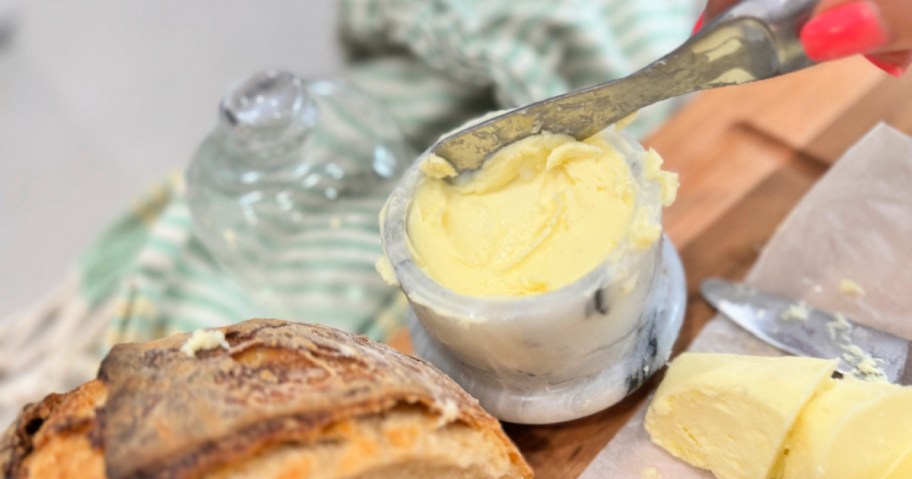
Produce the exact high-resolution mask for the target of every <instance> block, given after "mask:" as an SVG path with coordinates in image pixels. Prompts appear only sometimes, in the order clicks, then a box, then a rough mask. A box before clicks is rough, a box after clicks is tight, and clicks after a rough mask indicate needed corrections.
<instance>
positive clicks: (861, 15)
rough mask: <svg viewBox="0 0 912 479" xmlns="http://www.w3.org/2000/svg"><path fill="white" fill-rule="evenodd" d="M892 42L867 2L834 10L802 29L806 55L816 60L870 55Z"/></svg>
mask: <svg viewBox="0 0 912 479" xmlns="http://www.w3.org/2000/svg"><path fill="white" fill-rule="evenodd" d="M888 39H889V38H888V36H887V31H886V28H885V27H884V25H883V22H881V20H880V14H879V13H878V12H877V10H876V8H875V7H874V6H873V5H871V4H870V3H868V2H866V1H860V2H854V3H846V4H843V5H840V6H838V7H834V8H831V9H830V10H827V11H825V12H823V13H821V14H820V15H817V16H816V17H814V18H812V19H810V20H809V21H808V22H807V23H806V24H805V25H804V28H802V29H801V44H802V45H804V52H805V53H806V54H807V56H808V57H809V58H811V59H812V60H816V61H824V60H832V59H834V58H841V57H845V56H849V55H854V54H856V53H864V52H868V51H871V50H873V49H875V48H878V47H882V46H884V45H885V44H886V43H887V41H888Z"/></svg>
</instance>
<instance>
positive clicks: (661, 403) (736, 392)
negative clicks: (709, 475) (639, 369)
mask: <svg viewBox="0 0 912 479" xmlns="http://www.w3.org/2000/svg"><path fill="white" fill-rule="evenodd" d="M835 366H836V363H835V361H827V360H821V359H813V358H796V357H782V358H765V357H752V356H740V355H732V354H696V353H685V354H682V355H681V356H679V357H678V358H677V359H675V360H674V362H672V364H671V365H670V367H669V369H668V372H667V373H666V375H665V379H664V380H663V381H662V384H661V385H660V386H659V388H658V390H657V391H656V394H655V398H654V399H653V401H652V403H651V404H650V407H649V410H648V411H647V414H646V430H647V431H648V432H649V435H650V437H651V438H652V441H653V442H655V443H656V444H658V445H660V446H661V447H663V448H664V449H665V450H667V451H668V452H670V453H671V454H672V455H674V456H676V457H678V458H680V459H683V460H684V461H686V462H688V463H689V464H691V465H693V466H696V467H699V468H702V469H709V470H710V471H712V472H713V474H715V475H716V477H718V478H720V479H766V478H768V477H776V476H777V475H778V474H779V471H781V469H782V463H781V458H782V451H783V448H784V445H785V442H786V439H787V437H788V435H789V432H790V431H791V430H792V427H793V425H794V424H795V422H796V420H797V418H798V415H799V413H800V412H801V410H802V409H803V408H804V406H805V404H807V403H808V401H810V400H811V398H812V397H814V395H815V394H816V393H817V391H818V390H819V389H820V388H821V386H822V385H823V384H824V383H825V382H826V381H829V378H830V375H831V374H832V373H833V370H834V368H835Z"/></svg>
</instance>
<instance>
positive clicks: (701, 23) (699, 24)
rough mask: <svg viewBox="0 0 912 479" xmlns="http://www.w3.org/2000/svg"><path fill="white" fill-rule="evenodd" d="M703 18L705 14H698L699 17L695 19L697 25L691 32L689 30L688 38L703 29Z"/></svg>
mask: <svg viewBox="0 0 912 479" xmlns="http://www.w3.org/2000/svg"><path fill="white" fill-rule="evenodd" d="M705 16H706V12H704V13H701V14H700V17H699V18H697V23H696V24H695V25H694V27H693V30H691V32H690V36H694V35H696V34H697V32H699V31H700V29H701V28H703V17H705Z"/></svg>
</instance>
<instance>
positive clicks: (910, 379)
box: [700, 279, 912, 385]
mask: <svg viewBox="0 0 912 479" xmlns="http://www.w3.org/2000/svg"><path fill="white" fill-rule="evenodd" d="M700 292H701V293H702V294H703V297H704V298H705V299H706V301H708V302H709V303H710V304H711V305H712V306H713V307H715V308H716V309H717V310H718V311H719V312H720V313H722V314H723V315H724V316H725V317H727V318H729V319H730V320H732V321H734V322H735V323H737V324H738V325H739V326H741V327H742V328H744V329H746V330H747V331H748V332H750V333H751V334H753V335H754V336H756V337H757V338H759V339H761V340H762V341H764V342H766V343H768V344H770V345H771V346H773V347H775V348H778V349H781V350H782V351H785V352H787V353H791V354H795V355H799V356H811V357H816V358H824V359H839V365H838V366H837V369H838V370H839V371H840V372H842V373H845V374H854V375H856V376H862V377H864V376H872V375H873V376H879V377H882V378H884V379H886V380H888V381H890V382H893V383H897V384H902V385H910V384H912V343H910V341H907V340H905V339H903V338H900V337H897V336H893V335H892V334H888V333H885V332H883V331H879V330H876V329H873V328H869V327H867V326H862V325H860V324H857V323H855V322H853V321H851V320H849V319H847V318H845V317H844V316H843V315H841V314H838V313H830V312H827V311H823V310H820V309H815V308H811V307H809V306H806V305H804V304H803V303H801V302H798V301H795V300H794V299H791V298H787V297H784V296H779V295H775V294H770V293H765V292H763V291H760V290H758V289H756V288H754V287H752V286H750V285H747V284H743V283H732V282H730V281H725V280H722V279H709V280H706V281H705V282H703V284H702V285H701V286H700Z"/></svg>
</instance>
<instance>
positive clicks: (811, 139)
mask: <svg viewBox="0 0 912 479" xmlns="http://www.w3.org/2000/svg"><path fill="white" fill-rule="evenodd" d="M880 121H885V122H887V123H889V124H891V125H893V126H895V127H897V128H899V129H900V130H903V131H905V132H906V133H908V134H912V74H909V75H906V76H905V77H903V78H901V79H895V78H892V77H889V76H887V75H885V74H883V73H881V72H880V71H878V70H876V69H875V68H873V67H871V66H870V65H868V64H867V63H866V62H865V61H864V60H861V59H849V60H843V61H839V62H833V63H828V64H824V65H820V66H818V67H815V68H813V69H810V70H806V71H803V72H800V73H796V74H793V75H789V76H786V77H782V78H778V79H775V80H768V81H764V82H760V83H756V84H752V85H746V86H740V87H736V88H727V89H721V90H715V91H710V92H705V93H701V94H699V95H698V96H696V97H695V98H694V99H693V100H692V101H691V102H690V103H689V104H688V105H687V106H685V107H684V108H683V109H682V110H680V111H679V112H678V113H677V114H676V115H675V116H674V117H673V118H672V119H671V120H669V121H668V122H667V123H666V124H665V125H664V126H663V127H662V128H661V129H660V130H658V131H657V132H656V133H654V134H653V135H651V136H650V137H649V138H648V139H647V140H646V141H644V144H645V145H646V146H649V147H653V148H655V149H656V150H657V151H658V152H659V153H661V154H662V156H663V157H664V158H665V162H666V167H667V168H668V169H669V170H672V171H677V172H678V173H679V174H680V178H681V188H680V190H679V192H678V200H677V202H676V203H675V204H674V205H673V206H672V207H671V208H669V209H668V210H666V213H665V217H664V225H665V229H666V231H667V233H668V235H669V236H670V238H671V240H672V241H673V242H674V244H675V246H676V247H677V249H678V251H679V252H680V253H681V258H682V260H683V262H684V269H685V271H686V273H687V284H688V306H687V312H686V316H685V319H684V326H683V329H682V330H681V336H680V338H679V340H678V342H677V344H676V345H675V352H676V353H677V352H680V351H681V350H683V349H684V348H685V347H686V346H687V345H688V344H690V342H691V341H692V340H693V339H694V338H695V337H696V335H697V334H698V333H699V331H700V329H701V328H702V327H703V325H704V324H706V322H707V321H708V320H709V319H710V318H711V317H712V315H713V312H712V310H711V309H710V308H709V307H708V306H707V305H706V303H704V302H703V301H702V300H701V299H700V297H699V294H698V292H697V286H698V285H699V284H700V282H701V281H702V280H703V279H705V278H707V277H710V276H723V277H726V278H740V277H741V276H742V275H744V274H745V273H746V272H747V271H748V270H749V269H750V267H751V265H752V264H753V263H754V261H755V259H756V258H757V254H758V253H759V251H760V249H761V248H762V247H763V245H764V243H765V242H766V241H767V239H769V237H770V236H771V235H772V234H773V232H774V231H775V229H776V227H777V226H778V225H779V223H780V222H781V221H782V220H783V219H784V218H785V216H786V215H787V214H788V212H789V211H790V210H791V209H792V208H793V207H794V205H795V204H796V203H797V202H798V201H799V200H800V199H801V197H802V196H803V195H804V193H805V192H806V191H807V190H808V189H809V188H810V187H811V186H812V185H813V184H814V182H815V181H816V180H817V179H818V178H819V177H820V176H821V175H822V174H823V173H824V172H825V171H826V169H827V168H828V167H829V165H831V164H832V163H833V162H835V161H836V160H837V159H838V158H839V156H841V155H842V153H843V152H844V151H845V150H846V148H848V147H849V146H851V145H852V144H853V143H855V142H856V141H857V140H858V139H860V138H861V137H862V136H863V135H864V134H865V133H866V132H867V131H868V130H869V129H870V128H871V127H873V126H874V125H875V124H877V123H878V122H880ZM394 345H396V346H397V347H399V348H401V349H404V350H407V351H408V350H410V345H409V344H408V342H407V338H403V337H400V338H398V339H397V340H396V341H394ZM658 376H659V375H657V377H653V378H652V379H651V380H650V381H649V382H647V383H646V384H645V385H644V387H642V388H641V389H640V390H639V391H638V392H636V393H635V394H633V395H631V396H630V397H628V398H627V399H625V400H624V401H622V402H621V403H619V404H617V405H615V406H614V407H612V408H609V409H607V410H605V411H602V412H601V413H598V414H595V415H592V416H589V417H586V418H583V419H579V420H576V421H571V422H566V423H562V424H556V425H548V426H522V425H515V424H505V425H504V428H505V429H506V431H507V433H508V434H509V435H510V437H512V438H513V440H514V441H515V442H516V444H517V445H518V446H519V448H520V449H521V450H522V452H523V454H524V456H525V457H526V459H527V460H528V461H529V463H530V464H531V465H532V467H533V468H534V469H535V472H536V477H539V478H543V479H548V478H574V477H577V476H578V475H579V474H580V473H581V472H582V471H583V470H584V469H585V468H586V466H587V465H588V464H589V463H590V462H591V461H592V459H593V458H594V457H595V455H596V454H597V453H598V452H599V451H600V450H601V449H602V448H603V447H604V446H605V444H607V443H608V441H609V440H610V439H611V438H612V437H613V436H614V435H615V434H616V433H617V431H618V430H619V429H620V428H621V426H623V425H624V424H625V423H626V422H627V420H628V419H629V418H630V417H631V416H632V415H633V413H634V412H635V411H636V409H637V408H638V407H639V405H640V404H641V403H642V402H643V399H644V398H645V397H646V395H647V394H648V393H649V391H651V390H652V389H653V388H654V387H655V386H656V385H657V384H658V382H659V380H660V379H661V378H660V377H658Z"/></svg>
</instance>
